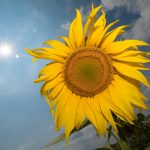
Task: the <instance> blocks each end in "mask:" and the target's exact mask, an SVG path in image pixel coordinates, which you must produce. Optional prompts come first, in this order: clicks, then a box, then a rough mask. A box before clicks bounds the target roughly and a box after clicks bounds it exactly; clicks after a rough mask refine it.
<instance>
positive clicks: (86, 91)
mask: <svg viewBox="0 0 150 150" xmlns="http://www.w3.org/2000/svg"><path fill="white" fill-rule="evenodd" d="M112 72H113V71H112V65H111V61H110V58H109V56H107V55H106V54H104V53H103V52H102V51H101V50H100V49H98V48H90V49H87V48H83V49H81V50H78V51H76V52H75V53H73V55H72V56H71V57H69V58H68V59H67V61H66V65H65V69H64V77H65V82H66V85H67V86H68V88H69V89H71V91H72V92H74V93H75V94H77V95H80V96H84V97H91V96H94V95H96V94H98V93H100V92H102V91H103V90H104V89H105V88H106V87H107V86H108V85H109V83H110V81H111V79H112Z"/></svg>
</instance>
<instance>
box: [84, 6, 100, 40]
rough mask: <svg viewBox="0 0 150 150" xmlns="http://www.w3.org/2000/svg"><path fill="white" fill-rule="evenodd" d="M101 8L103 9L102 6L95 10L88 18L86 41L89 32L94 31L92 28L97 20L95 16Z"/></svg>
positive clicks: (85, 30) (85, 33)
mask: <svg viewBox="0 0 150 150" xmlns="http://www.w3.org/2000/svg"><path fill="white" fill-rule="evenodd" d="M101 8H102V6H98V7H96V8H93V9H92V11H91V12H90V14H89V16H88V17H87V20H86V23H85V25H84V31H83V35H84V39H85V38H86V36H87V34H88V31H89V33H91V32H92V30H93V29H92V26H93V23H94V20H95V16H96V14H97V12H98V11H99V10H100V9H101Z"/></svg>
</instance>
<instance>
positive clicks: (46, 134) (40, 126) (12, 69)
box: [0, 0, 150, 150]
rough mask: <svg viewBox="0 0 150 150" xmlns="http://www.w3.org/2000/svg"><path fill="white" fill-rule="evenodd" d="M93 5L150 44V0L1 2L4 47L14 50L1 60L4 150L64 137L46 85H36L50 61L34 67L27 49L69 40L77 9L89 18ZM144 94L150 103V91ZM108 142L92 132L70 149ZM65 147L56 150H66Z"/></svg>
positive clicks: (34, 149) (31, 148)
mask: <svg viewBox="0 0 150 150" xmlns="http://www.w3.org/2000/svg"><path fill="white" fill-rule="evenodd" d="M92 2H93V3H94V4H95V5H99V4H102V5H103V7H104V9H105V10H106V12H107V19H108V23H109V22H111V21H113V20H115V19H118V18H119V19H120V23H119V25H120V24H129V25H130V28H129V29H128V30H127V33H126V34H125V35H124V38H135V39H141V40H145V41H147V42H149V43H150V10H149V8H150V1H149V0H143V1H141V0H133V1H130V0H101V1H100V0H93V1H92V0H84V1H81V0H13V2H12V0H0V6H1V8H0V45H3V44H4V43H6V42H7V43H9V44H10V45H11V47H12V55H11V56H10V57H8V58H7V59H6V58H1V57H0V73H1V75H0V149H1V150H38V149H39V148H40V147H41V146H43V145H45V144H47V143H49V141H50V140H52V139H53V138H54V137H55V136H56V135H58V134H59V133H56V132H55V127H54V123H53V120H52V117H51V116H50V114H49V107H48V105H47V104H46V102H45V101H44V98H41V96H40V94H39V90H40V86H41V84H34V83H33V82H32V81H33V80H34V79H36V77H37V74H38V72H39V70H40V69H41V68H42V67H43V66H44V64H46V63H47V61H37V62H36V63H31V59H32V58H31V57H30V56H28V55H27V54H26V52H25V51H24V48H25V47H28V48H31V49H32V48H36V47H40V46H41V45H42V42H44V41H45V40H48V39H56V37H57V36H59V35H65V34H67V29H68V27H69V24H70V22H71V21H72V19H73V17H74V16H75V8H79V9H80V10H81V12H82V14H83V17H84V18H85V16H86V15H87V14H88V12H89V10H90V8H91V3H92ZM144 50H148V48H147V49H144ZM17 56H18V57H17ZM146 74H147V75H149V76H150V73H148V72H147V73H146ZM144 92H145V93H146V95H147V96H149V97H150V95H149V92H150V91H149V89H144ZM87 131H88V132H87ZM89 131H90V132H89ZM87 133H88V134H87ZM91 139H94V140H91ZM103 141H104V140H103V139H98V138H96V136H95V132H94V130H93V128H92V127H90V128H88V130H83V131H81V132H80V133H78V134H76V135H74V136H73V137H72V138H71V140H70V144H69V145H68V146H67V147H65V149H69V150H77V149H85V150H92V149H94V148H95V147H97V146H98V145H100V143H103ZM64 144H65V143H63V142H62V143H60V144H58V145H56V146H53V147H51V149H52V150H61V149H63V147H64Z"/></svg>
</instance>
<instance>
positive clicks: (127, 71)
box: [113, 62, 150, 87]
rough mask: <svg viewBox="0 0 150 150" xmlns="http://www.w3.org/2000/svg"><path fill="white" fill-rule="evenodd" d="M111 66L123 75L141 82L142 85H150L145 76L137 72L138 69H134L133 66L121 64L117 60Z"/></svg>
mask: <svg viewBox="0 0 150 150" xmlns="http://www.w3.org/2000/svg"><path fill="white" fill-rule="evenodd" d="M113 66H114V67H115V68H116V69H117V70H118V71H119V72H120V73H121V74H123V75H125V76H127V77H130V78H133V79H136V80H137V81H140V82H141V83H143V84H144V85H146V86H147V87H150V84H149V82H148V81H147V79H146V77H145V76H144V75H143V74H142V73H141V72H139V71H138V70H136V69H135V68H134V67H132V66H129V65H126V64H123V63H119V62H113Z"/></svg>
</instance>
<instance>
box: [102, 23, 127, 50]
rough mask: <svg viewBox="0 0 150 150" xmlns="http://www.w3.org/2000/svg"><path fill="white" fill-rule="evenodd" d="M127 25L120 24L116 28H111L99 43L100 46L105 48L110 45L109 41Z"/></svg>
mask: <svg viewBox="0 0 150 150" xmlns="http://www.w3.org/2000/svg"><path fill="white" fill-rule="evenodd" d="M126 27H128V26H127V25H124V26H120V27H118V28H116V29H115V30H113V31H112V32H111V33H110V34H109V36H107V37H105V39H104V40H103V42H102V44H101V48H102V49H105V48H107V47H108V46H109V45H111V43H112V42H113V41H114V40H115V39H116V37H117V36H118V34H119V33H120V31H121V30H122V29H124V28H126Z"/></svg>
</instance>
